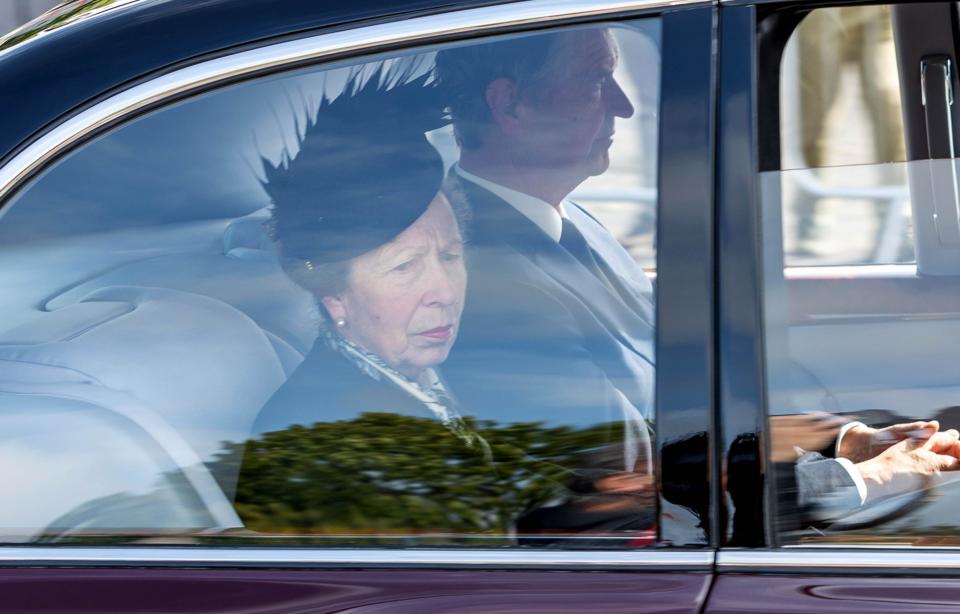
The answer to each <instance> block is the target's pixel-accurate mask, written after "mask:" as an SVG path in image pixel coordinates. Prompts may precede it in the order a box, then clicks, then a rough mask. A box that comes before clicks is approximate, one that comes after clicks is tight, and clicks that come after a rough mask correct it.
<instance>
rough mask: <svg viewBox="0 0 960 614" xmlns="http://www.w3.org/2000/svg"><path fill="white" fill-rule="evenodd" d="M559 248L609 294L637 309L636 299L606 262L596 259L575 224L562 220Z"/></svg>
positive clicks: (565, 219)
mask: <svg viewBox="0 0 960 614" xmlns="http://www.w3.org/2000/svg"><path fill="white" fill-rule="evenodd" d="M560 246H561V247H563V248H564V249H566V250H567V251H568V252H569V253H570V255H571V256H573V257H574V258H576V259H577V260H578V261H579V262H580V264H582V265H583V266H585V267H586V268H587V270H588V271H590V273H592V274H593V276H594V277H596V278H597V279H599V280H600V283H602V284H603V285H604V286H606V288H607V289H608V290H610V292H612V293H613V294H614V295H615V296H618V297H620V300H622V301H623V302H624V303H626V304H627V305H629V306H630V308H632V309H634V310H638V309H639V305H638V303H637V298H636V297H635V296H634V295H633V293H632V292H631V291H630V289H629V288H627V287H626V286H625V285H624V283H623V281H622V280H621V279H620V278H619V277H617V274H616V273H614V272H613V270H611V269H610V267H609V266H608V265H607V263H606V262H603V260H602V259H601V258H598V257H597V255H596V254H595V253H594V251H593V250H592V249H590V245H589V244H588V243H587V240H586V239H585V238H584V236H583V234H582V233H581V232H580V231H579V230H578V229H577V226H576V224H574V223H573V222H571V221H570V220H568V219H567V218H563V230H562V231H561V233H560Z"/></svg>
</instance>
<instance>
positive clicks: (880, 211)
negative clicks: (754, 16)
mask: <svg viewBox="0 0 960 614" xmlns="http://www.w3.org/2000/svg"><path fill="white" fill-rule="evenodd" d="M938 6H939V5H938ZM937 11H941V12H942V11H946V12H947V16H948V17H947V19H946V20H945V21H943V24H946V25H942V24H941V21H940V20H941V19H942V18H943V15H939V14H938V13H937ZM781 17H783V15H781ZM794 18H795V19H796V20H798V21H799V23H798V25H797V26H796V27H795V28H794V29H793V30H792V32H791V33H790V34H789V38H785V40H783V41H782V43H783V49H782V51H783V55H782V61H781V62H780V65H779V71H778V74H777V80H778V87H775V85H774V84H773V83H772V82H771V81H769V80H768V81H767V83H765V84H763V85H761V89H760V96H761V98H764V97H770V96H773V95H777V96H779V107H780V108H779V132H778V134H777V138H779V144H780V149H779V162H778V163H776V164H771V160H767V161H766V162H767V166H766V168H765V169H764V170H763V172H761V175H760V189H761V195H762V216H763V248H764V263H763V269H764V288H765V289H764V316H765V346H766V374H767V398H768V410H769V429H770V441H769V447H770V449H769V454H770V458H771V460H772V461H773V467H774V471H773V475H774V478H775V479H774V480H772V486H773V503H774V505H775V506H776V509H777V521H778V523H779V524H778V526H779V529H780V530H779V534H778V537H779V539H780V540H781V542H783V543H791V542H798V541H799V542H804V543H808V542H839V543H878V542H882V543H890V542H898V543H916V544H920V543H926V544H931V543H946V544H949V543H953V542H954V540H953V537H952V535H953V534H955V526H956V520H955V518H954V514H953V511H952V510H953V509H954V507H955V505H954V503H953V502H954V501H955V498H956V496H957V493H958V492H960V491H958V489H957V487H956V483H957V482H956V479H957V476H958V475H960V474H957V473H955V472H954V471H953V470H954V469H956V462H957V461H956V459H957V457H958V452H960V446H957V444H956V435H957V433H956V431H954V430H952V429H955V428H957V427H958V426H960V422H958V415H957V413H956V408H957V399H958V394H960V388H958V386H957V378H956V376H955V373H954V369H953V368H952V365H954V364H955V363H956V361H957V353H956V349H955V348H954V347H953V346H954V344H953V343H952V339H954V338H955V336H956V333H957V332H958V330H960V329H958V328H957V327H958V326H960V314H958V312H957V309H956V296H957V291H958V289H960V287H958V285H957V276H956V275H957V270H956V267H955V263H956V256H957V250H956V247H955V246H954V245H953V240H952V234H951V232H953V233H955V231H956V221H955V218H956V216H955V215H954V216H953V220H951V219H950V217H949V216H945V215H942V214H941V213H940V212H941V211H944V210H945V208H947V207H948V206H952V205H947V204H946V203H955V202H956V200H955V199H956V195H955V191H954V187H952V186H955V183H954V182H955V176H956V175H955V170H954V163H955V159H954V158H955V156H954V155H953V154H951V153H950V152H947V153H946V156H944V155H943V153H942V152H938V151H934V150H933V148H932V147H933V144H935V143H937V142H939V141H941V140H942V141H950V142H952V139H953V129H952V123H953V122H952V119H951V114H952V111H951V110H950V108H951V106H950V103H949V101H948V99H949V96H950V92H951V91H952V90H953V87H955V84H954V83H952V80H953V79H955V75H952V74H951V72H950V71H951V70H952V66H954V62H955V59H953V57H952V56H953V51H952V49H953V33H952V30H951V28H950V25H949V23H950V20H949V7H947V5H942V6H939V8H937V7H935V6H934V5H927V6H926V8H918V7H913V6H907V5H903V6H888V5H877V6H857V7H832V8H819V9H816V10H813V11H810V12H809V13H808V14H806V15H799V14H794ZM920 24H922V26H923V27H920ZM925 29H926V30H927V31H928V33H927V34H921V32H922V31H923V30H925ZM940 38H943V39H945V40H946V41H948V43H947V44H946V45H945V46H944V47H943V48H944V51H943V54H940V53H938V52H936V49H938V48H939V47H937V43H936V42H935V41H937V40H939V39H940ZM938 71H939V72H938ZM774 92H777V93H776V94H774ZM937 114H939V115H937ZM772 136H773V135H772V134H771V133H770V132H768V133H766V134H763V133H761V135H760V138H761V141H764V140H766V141H767V142H769V140H770V139H771V138H772ZM928 144H929V145H930V147H928V146H927V145H928ZM908 153H909V155H908ZM908 160H909V161H908Z"/></svg>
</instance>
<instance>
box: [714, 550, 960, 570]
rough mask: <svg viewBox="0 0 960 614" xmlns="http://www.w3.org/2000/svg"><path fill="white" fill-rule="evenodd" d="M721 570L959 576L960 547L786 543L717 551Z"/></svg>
mask: <svg viewBox="0 0 960 614" xmlns="http://www.w3.org/2000/svg"><path fill="white" fill-rule="evenodd" d="M716 565H717V569H716V570H717V572H718V573H741V574H742V573H778V574H779V573H795V574H804V575H810V574H815V573H816V574H838V573H842V574H843V575H877V574H885V575H891V574H892V575H897V576H908V575H941V576H942V575H957V574H958V573H960V548H955V547H946V546H944V547H926V548H918V547H915V546H908V545H903V546H896V545H882V546H877V545H870V546H851V545H843V546H833V545H830V546H810V545H806V546H784V547H782V548H776V549H770V550H746V549H744V550H739V549H725V550H720V551H719V552H718V553H717V557H716Z"/></svg>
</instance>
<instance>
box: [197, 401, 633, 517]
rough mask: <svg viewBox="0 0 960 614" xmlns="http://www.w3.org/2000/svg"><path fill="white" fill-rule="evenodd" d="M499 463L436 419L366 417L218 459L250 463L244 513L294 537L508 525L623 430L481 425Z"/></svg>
mask: <svg viewBox="0 0 960 614" xmlns="http://www.w3.org/2000/svg"><path fill="white" fill-rule="evenodd" d="M468 423H469V426H470V427H471V428H473V429H474V430H476V431H477V433H479V434H480V435H481V436H482V437H483V438H484V439H486V440H487V442H488V443H489V444H490V446H491V448H492V452H493V458H494V463H493V465H491V464H490V463H488V462H486V461H485V460H484V458H483V456H482V454H481V453H480V452H479V451H477V450H474V449H471V448H468V447H467V446H466V445H465V444H464V443H463V442H462V441H461V440H460V439H458V438H457V437H455V436H453V435H451V433H450V431H448V430H447V429H446V428H445V427H443V426H442V425H441V424H440V423H438V422H437V421H436V420H431V419H426V418H416V417H409V416H401V415H396V414H391V413H365V414H362V415H360V416H359V417H357V418H355V419H352V420H346V421H339V422H325V423H317V424H314V425H313V426H310V427H304V426H292V427H290V428H288V429H286V430H283V431H278V432H273V433H267V434H265V435H263V436H262V437H261V438H259V439H257V440H253V441H251V442H248V446H247V447H246V452H244V444H236V443H228V444H225V449H224V450H223V451H222V452H221V453H220V454H219V455H218V460H216V461H215V462H213V463H212V464H211V467H210V468H211V470H212V471H213V472H214V475H218V474H223V475H229V474H230V468H231V467H235V466H236V463H237V462H238V461H239V459H240V458H241V457H242V458H243V468H242V473H241V479H240V483H239V485H238V487H237V498H236V499H237V511H238V512H239V513H240V515H241V516H242V517H243V518H244V521H245V522H246V524H247V526H248V527H249V528H251V529H255V530H258V531H264V532H270V533H284V532H306V531H309V532H321V533H339V532H345V531H347V532H359V531H362V532H393V531H397V530H403V531H409V530H414V531H424V530H440V531H443V532H492V533H502V532H505V531H508V530H509V528H510V526H511V525H512V521H513V519H515V518H516V517H517V515H518V514H520V513H522V512H524V511H527V510H530V509H533V508H535V507H538V506H541V505H544V504H545V503H547V502H550V501H551V500H555V499H556V497H557V496H558V495H560V494H562V491H563V485H564V484H567V483H569V482H570V478H571V475H570V469H569V468H572V467H582V466H583V463H584V461H583V455H584V454H585V453H586V452H589V451H591V450H596V449H597V448H599V447H601V446H603V445H604V444H607V443H609V442H611V441H618V440H619V439H620V438H621V437H622V425H620V424H609V425H597V426H593V427H587V428H582V429H574V428H570V427H546V426H544V425H543V424H542V423H513V424H508V425H497V424H496V423H493V422H472V421H469V420H468Z"/></svg>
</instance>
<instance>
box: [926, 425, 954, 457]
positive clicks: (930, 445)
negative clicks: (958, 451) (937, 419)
mask: <svg viewBox="0 0 960 614" xmlns="http://www.w3.org/2000/svg"><path fill="white" fill-rule="evenodd" d="M958 440H960V433H958V432H957V430H956V429H949V430H946V431H941V432H939V433H935V434H933V435H932V436H931V437H930V438H929V439H927V440H926V441H925V442H924V443H923V445H922V446H921V447H923V448H924V449H925V450H930V451H931V452H936V453H938V454H944V453H946V452H949V451H952V450H954V449H955V448H956V447H957V442H958Z"/></svg>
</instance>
